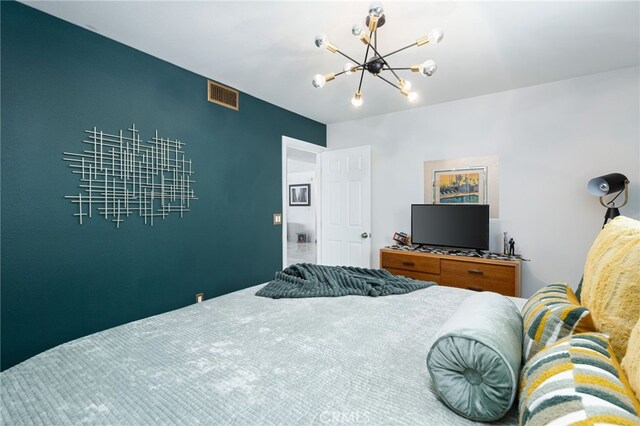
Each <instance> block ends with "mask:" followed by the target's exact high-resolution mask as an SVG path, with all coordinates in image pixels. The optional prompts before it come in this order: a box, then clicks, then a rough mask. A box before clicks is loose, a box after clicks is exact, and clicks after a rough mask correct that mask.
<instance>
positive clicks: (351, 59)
mask: <svg viewBox="0 0 640 426" xmlns="http://www.w3.org/2000/svg"><path fill="white" fill-rule="evenodd" d="M336 52H338V53H339V54H341V55H342V56H344V57H345V58H347V59H348V60H350V61H351V62H355V64H356V65H357V66H358V67H361V66H362V64H361V63H360V62H358V61H356V60H355V59H353V58H352V57H350V56H347V55H346V54H345V53H343V52H341V51H340V50H336ZM340 74H342V73H340Z"/></svg>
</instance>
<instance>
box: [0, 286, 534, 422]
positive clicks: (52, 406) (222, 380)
mask: <svg viewBox="0 0 640 426" xmlns="http://www.w3.org/2000/svg"><path fill="white" fill-rule="evenodd" d="M258 288H259V287H251V288H247V289H245V290H242V291H238V292H235V293H231V294H228V295H225V296H222V297H218V298H215V299H211V300H208V301H205V302H204V303H200V304H194V305H190V306H188V307H186V308H183V309H179V310H176V311H172V312H169V313H166V314H162V315H159V316H155V317H150V318H147V319H143V320H140V321H136V322H132V323H129V324H126V325H123V326H120V327H116V328H112V329H109V330H106V331H103V332H100V333H96V334H93V335H90V336H87V337H83V338H81V339H78V340H75V341H72V342H69V343H66V344H63V345H61V346H58V347H55V348H53V349H51V350H49V351H47V352H44V353H42V354H40V355H37V356H35V357H33V358H31V359H29V360H27V361H25V362H23V363H21V364H19V365H17V366H15V367H13V368H10V369H8V370H6V371H4V372H3V373H0V386H1V387H0V391H1V392H0V394H1V405H0V416H1V420H2V422H1V423H3V424H7V425H14V424H17V425H20V424H43V425H56V424H64V425H68V424H82V423H84V424H112V425H169V424H182V425H195V424H206V425H242V426H250V425H312V424H316V425H337V424H343V425H344V424H369V425H393V424H403V425H418V424H421V425H456V424H460V425H467V424H474V423H473V422H470V421H468V420H465V419H463V418H461V417H459V416H457V415H455V414H453V413H452V412H451V411H450V410H449V409H447V408H446V407H445V405H444V404H443V403H441V402H440V401H438V399H437V397H436V396H435V393H434V392H433V390H432V385H431V381H430V379H429V374H428V372H427V368H426V366H425V358H426V355H427V352H428V349H429V347H430V345H431V343H432V339H433V337H434V334H435V333H436V331H437V330H438V328H439V327H440V325H442V323H443V322H444V321H445V320H446V319H447V318H448V317H449V316H450V315H451V314H452V313H453V312H454V311H455V310H456V308H457V306H458V305H459V304H460V302H462V301H463V300H464V299H465V298H467V297H468V296H470V295H471V294H473V293H472V292H470V291H467V290H460V289H455V288H449V287H443V286H433V287H430V288H427V289H425V290H420V291H416V292H413V293H409V294H404V295H397V296H389V297H384V298H370V297H358V296H345V297H339V298H310V299H278V300H273V299H268V298H264V297H255V296H254V294H255V292H256V290H257V289H258ZM516 301H517V304H518V305H519V306H521V305H522V304H523V301H522V299H516ZM498 424H517V418H516V416H515V410H512V411H511V412H510V414H508V415H507V417H505V418H503V419H502V420H501V421H500V422H498Z"/></svg>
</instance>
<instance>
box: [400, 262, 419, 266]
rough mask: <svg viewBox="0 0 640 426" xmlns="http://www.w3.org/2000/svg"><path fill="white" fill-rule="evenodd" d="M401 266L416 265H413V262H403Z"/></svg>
mask: <svg viewBox="0 0 640 426" xmlns="http://www.w3.org/2000/svg"><path fill="white" fill-rule="evenodd" d="M402 264H403V265H405V266H416V264H415V263H413V262H406V261H403V262H402Z"/></svg>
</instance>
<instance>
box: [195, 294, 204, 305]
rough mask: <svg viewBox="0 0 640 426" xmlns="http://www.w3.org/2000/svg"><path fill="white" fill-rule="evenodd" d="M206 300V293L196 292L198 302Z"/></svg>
mask: <svg viewBox="0 0 640 426" xmlns="http://www.w3.org/2000/svg"><path fill="white" fill-rule="evenodd" d="M203 300H204V293H198V294H196V303H200V302H202V301H203Z"/></svg>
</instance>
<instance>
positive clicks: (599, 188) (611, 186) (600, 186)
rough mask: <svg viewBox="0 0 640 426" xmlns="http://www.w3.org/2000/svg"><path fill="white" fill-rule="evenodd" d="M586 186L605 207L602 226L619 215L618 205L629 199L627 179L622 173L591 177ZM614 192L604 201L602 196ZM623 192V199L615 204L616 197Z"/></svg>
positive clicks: (625, 202)
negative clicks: (609, 198) (611, 196)
mask: <svg viewBox="0 0 640 426" xmlns="http://www.w3.org/2000/svg"><path fill="white" fill-rule="evenodd" d="M587 188H588V189H589V192H590V193H591V194H593V195H597V196H598V197H600V204H602V206H603V207H606V208H607V212H606V213H605V215H604V223H603V224H602V227H603V228H604V225H606V224H607V222H608V221H609V220H612V219H614V218H616V217H618V216H620V210H619V209H620V207H623V206H625V205H626V204H627V201H629V179H627V177H626V176H625V175H623V174H622V173H609V174H608V175H604V176H600V177H596V178H593V179H591V180H590V181H589V183H588V185H587ZM615 192H617V194H616V195H615V197H613V198H612V199H611V200H609V201H607V202H606V203H605V202H604V196H605V195H609V194H613V193H615ZM623 192H624V201H623V202H622V204H620V205H618V206H616V204H615V201H616V198H618V197H619V196H620V194H622V193H623Z"/></svg>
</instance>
